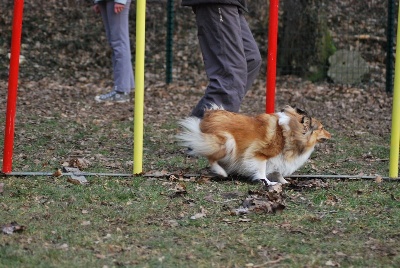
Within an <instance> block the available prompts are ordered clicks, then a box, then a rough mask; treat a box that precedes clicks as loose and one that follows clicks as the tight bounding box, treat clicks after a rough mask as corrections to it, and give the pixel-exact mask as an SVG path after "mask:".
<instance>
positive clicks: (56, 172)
mask: <svg viewBox="0 0 400 268" xmlns="http://www.w3.org/2000/svg"><path fill="white" fill-rule="evenodd" d="M52 176H53V177H60V176H62V171H61V169H57V170H56V171H55V172H54V173H53V175H52Z"/></svg>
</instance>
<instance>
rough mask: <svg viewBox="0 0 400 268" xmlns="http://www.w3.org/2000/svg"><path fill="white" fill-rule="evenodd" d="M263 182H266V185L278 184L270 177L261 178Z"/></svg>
mask: <svg viewBox="0 0 400 268" xmlns="http://www.w3.org/2000/svg"><path fill="white" fill-rule="evenodd" d="M261 182H262V183H264V185H265V186H273V185H276V184H278V182H275V181H270V180H268V179H261Z"/></svg>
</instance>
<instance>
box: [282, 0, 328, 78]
mask: <svg viewBox="0 0 400 268" xmlns="http://www.w3.org/2000/svg"><path fill="white" fill-rule="evenodd" d="M281 6H282V12H283V14H282V16H281V22H282V25H281V28H280V31H279V33H280V34H279V41H278V74H280V75H285V74H296V75H299V76H302V77H306V78H308V79H310V80H312V81H317V80H321V79H324V78H325V77H326V73H327V66H328V65H327V62H328V58H329V56H330V55H332V54H333V53H334V52H335V50H336V49H335V47H334V45H333V41H332V38H331V36H330V34H329V30H328V28H327V23H326V16H323V15H322V14H323V10H322V8H321V1H319V0H284V1H282V3H281Z"/></svg>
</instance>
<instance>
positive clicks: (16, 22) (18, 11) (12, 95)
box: [3, 0, 24, 173]
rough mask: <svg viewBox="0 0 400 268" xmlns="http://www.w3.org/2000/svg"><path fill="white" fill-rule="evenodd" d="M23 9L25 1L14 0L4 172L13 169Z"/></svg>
mask: <svg viewBox="0 0 400 268" xmlns="http://www.w3.org/2000/svg"><path fill="white" fill-rule="evenodd" d="M23 10H24V1H23V0H14V16H13V25H12V37H11V57H10V73H9V76H8V98H7V113H6V126H5V131H4V153H3V173H9V172H11V169H12V157H13V147H14V128H15V114H16V107H17V88H18V74H19V55H20V51H21V35H22V16H23Z"/></svg>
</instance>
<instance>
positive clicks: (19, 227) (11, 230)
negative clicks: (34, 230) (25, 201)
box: [1, 222, 25, 234]
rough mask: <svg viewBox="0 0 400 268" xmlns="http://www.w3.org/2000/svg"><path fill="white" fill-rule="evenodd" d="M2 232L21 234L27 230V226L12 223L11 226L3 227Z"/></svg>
mask: <svg viewBox="0 0 400 268" xmlns="http://www.w3.org/2000/svg"><path fill="white" fill-rule="evenodd" d="M1 230H2V232H3V233H4V234H13V233H20V232H22V231H24V230H25V226H23V225H19V224H18V223H17V222H11V223H9V224H6V225H3V226H2V227H1Z"/></svg>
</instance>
